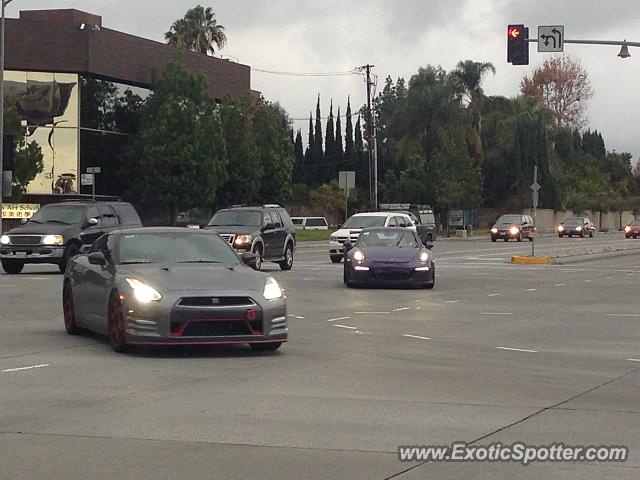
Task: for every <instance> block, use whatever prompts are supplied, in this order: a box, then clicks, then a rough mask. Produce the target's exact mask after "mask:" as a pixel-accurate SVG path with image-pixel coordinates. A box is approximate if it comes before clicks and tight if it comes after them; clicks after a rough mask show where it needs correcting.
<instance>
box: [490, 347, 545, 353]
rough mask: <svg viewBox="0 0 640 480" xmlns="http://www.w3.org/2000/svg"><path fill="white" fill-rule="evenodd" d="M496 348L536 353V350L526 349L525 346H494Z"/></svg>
mask: <svg viewBox="0 0 640 480" xmlns="http://www.w3.org/2000/svg"><path fill="white" fill-rule="evenodd" d="M496 348H497V349H498V350H509V351H511V352H527V353H538V351H537V350H528V349H526V348H511V347H496Z"/></svg>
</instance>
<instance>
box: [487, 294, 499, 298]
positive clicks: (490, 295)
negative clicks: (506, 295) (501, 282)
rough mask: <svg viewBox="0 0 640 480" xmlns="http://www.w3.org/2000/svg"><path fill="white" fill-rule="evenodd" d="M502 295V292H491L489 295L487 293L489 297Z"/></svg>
mask: <svg viewBox="0 0 640 480" xmlns="http://www.w3.org/2000/svg"><path fill="white" fill-rule="evenodd" d="M500 295H502V294H501V293H490V294H489V295H487V297H499V296H500Z"/></svg>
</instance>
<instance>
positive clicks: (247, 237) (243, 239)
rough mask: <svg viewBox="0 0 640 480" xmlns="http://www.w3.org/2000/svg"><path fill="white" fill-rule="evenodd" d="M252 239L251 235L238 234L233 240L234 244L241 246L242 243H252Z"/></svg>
mask: <svg viewBox="0 0 640 480" xmlns="http://www.w3.org/2000/svg"><path fill="white" fill-rule="evenodd" d="M251 240H253V238H251V235H238V236H237V237H236V239H235V240H234V241H233V244H234V245H235V246H236V247H239V246H241V245H246V244H248V243H251Z"/></svg>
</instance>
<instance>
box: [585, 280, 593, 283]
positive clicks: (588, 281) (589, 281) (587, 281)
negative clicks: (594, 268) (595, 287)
mask: <svg viewBox="0 0 640 480" xmlns="http://www.w3.org/2000/svg"><path fill="white" fill-rule="evenodd" d="M591 282H592V280H585V281H584V283H591Z"/></svg>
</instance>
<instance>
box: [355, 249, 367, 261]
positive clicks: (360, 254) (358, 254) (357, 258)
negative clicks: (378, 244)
mask: <svg viewBox="0 0 640 480" xmlns="http://www.w3.org/2000/svg"><path fill="white" fill-rule="evenodd" d="M353 259H354V260H355V261H356V262H358V263H359V262H362V261H363V260H364V252H363V251H362V250H356V251H355V252H353Z"/></svg>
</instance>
